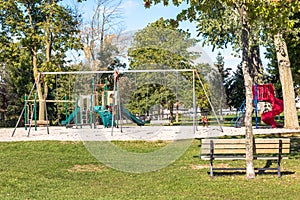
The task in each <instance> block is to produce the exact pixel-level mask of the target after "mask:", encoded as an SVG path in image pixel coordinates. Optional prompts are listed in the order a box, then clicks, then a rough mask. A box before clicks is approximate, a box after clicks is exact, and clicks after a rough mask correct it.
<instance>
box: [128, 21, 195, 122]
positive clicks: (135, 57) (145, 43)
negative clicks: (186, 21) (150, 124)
mask: <svg viewBox="0 0 300 200" xmlns="http://www.w3.org/2000/svg"><path fill="white" fill-rule="evenodd" d="M196 42H197V40H195V39H191V38H190V36H189V34H188V33H187V32H185V31H183V30H179V29H177V26H176V24H173V21H171V20H164V19H163V18H160V19H159V20H157V21H156V22H154V23H151V24H149V25H148V26H147V27H145V28H144V29H142V30H140V31H138V32H136V33H135V35H134V38H133V42H132V47H131V48H129V50H128V55H129V57H130V69H185V68H190V69H191V68H193V67H192V65H191V62H192V60H193V59H195V58H196V57H197V53H195V52H191V51H189V50H188V49H189V48H190V47H193V46H194V45H195V44H196ZM153 76H156V75H154V74H144V76H143V77H144V78H143V79H144V81H143V80H139V82H144V83H145V80H151V79H153V80H156V79H157V77H153ZM183 76H185V75H183ZM145 77H148V78H145ZM187 79H190V77H189V78H187ZM176 80H177V77H176V75H174V74H171V73H166V74H165V76H164V77H162V80H157V83H158V84H148V86H147V87H148V88H149V87H155V88H151V89H150V90H151V91H153V92H152V94H151V96H149V98H148V99H151V100H149V101H148V102H152V103H153V104H155V103H158V104H160V106H161V108H164V107H168V108H169V110H171V116H172V115H173V113H172V110H173V105H174V103H175V102H176V101H177V100H178V99H177V100H176V97H175V96H174V94H171V93H170V91H169V90H168V89H167V88H166V84H165V82H168V85H169V86H168V87H176V85H177V83H176ZM160 82H161V83H160ZM180 87H184V85H182V84H181V85H180ZM140 89H141V90H143V88H142V87H141V88H140ZM144 89H145V88H144ZM187 91H189V90H187ZM137 92H138V91H137ZM138 94H139V95H138V96H144V95H142V91H140V92H138ZM186 96H189V97H190V98H191V97H192V94H189V95H188V94H186ZM181 98H184V97H181ZM166 99H168V101H166ZM186 102H187V101H186ZM181 103H183V102H181ZM186 106H188V105H186ZM144 110H146V109H144ZM172 117H173V116H172Z"/></svg>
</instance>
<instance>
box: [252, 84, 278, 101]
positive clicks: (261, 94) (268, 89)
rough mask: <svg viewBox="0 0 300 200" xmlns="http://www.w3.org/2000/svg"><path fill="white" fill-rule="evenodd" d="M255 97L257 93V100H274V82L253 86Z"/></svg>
mask: <svg viewBox="0 0 300 200" xmlns="http://www.w3.org/2000/svg"><path fill="white" fill-rule="evenodd" d="M252 92H253V99H255V95H257V101H267V102H270V103H273V102H274V94H275V93H274V86H273V84H270V83H269V84H263V85H254V86H253V87H252Z"/></svg>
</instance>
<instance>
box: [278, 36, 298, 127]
mask: <svg viewBox="0 0 300 200" xmlns="http://www.w3.org/2000/svg"><path fill="white" fill-rule="evenodd" d="M274 44H275V48H276V56H277V61H278V69H279V78H280V82H281V86H282V94H283V103H284V127H285V128H289V129H296V128H299V123H298V116H297V110H296V102H295V92H294V82H293V77H292V72H291V68H290V65H291V63H290V60H289V55H288V51H287V46H286V43H285V41H284V39H283V37H282V34H280V33H279V34H277V35H275V36H274Z"/></svg>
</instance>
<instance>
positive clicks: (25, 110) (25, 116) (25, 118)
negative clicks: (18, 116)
mask: <svg viewBox="0 0 300 200" xmlns="http://www.w3.org/2000/svg"><path fill="white" fill-rule="evenodd" d="M26 104H27V96H26V94H25V96H24V125H25V131H26V130H27V105H26Z"/></svg>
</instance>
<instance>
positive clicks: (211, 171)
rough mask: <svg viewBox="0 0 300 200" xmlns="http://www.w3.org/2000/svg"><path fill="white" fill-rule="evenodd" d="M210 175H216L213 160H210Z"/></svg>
mask: <svg viewBox="0 0 300 200" xmlns="http://www.w3.org/2000/svg"><path fill="white" fill-rule="evenodd" d="M209 175H210V177H213V176H214V172H213V162H212V160H211V161H210V164H209Z"/></svg>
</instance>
